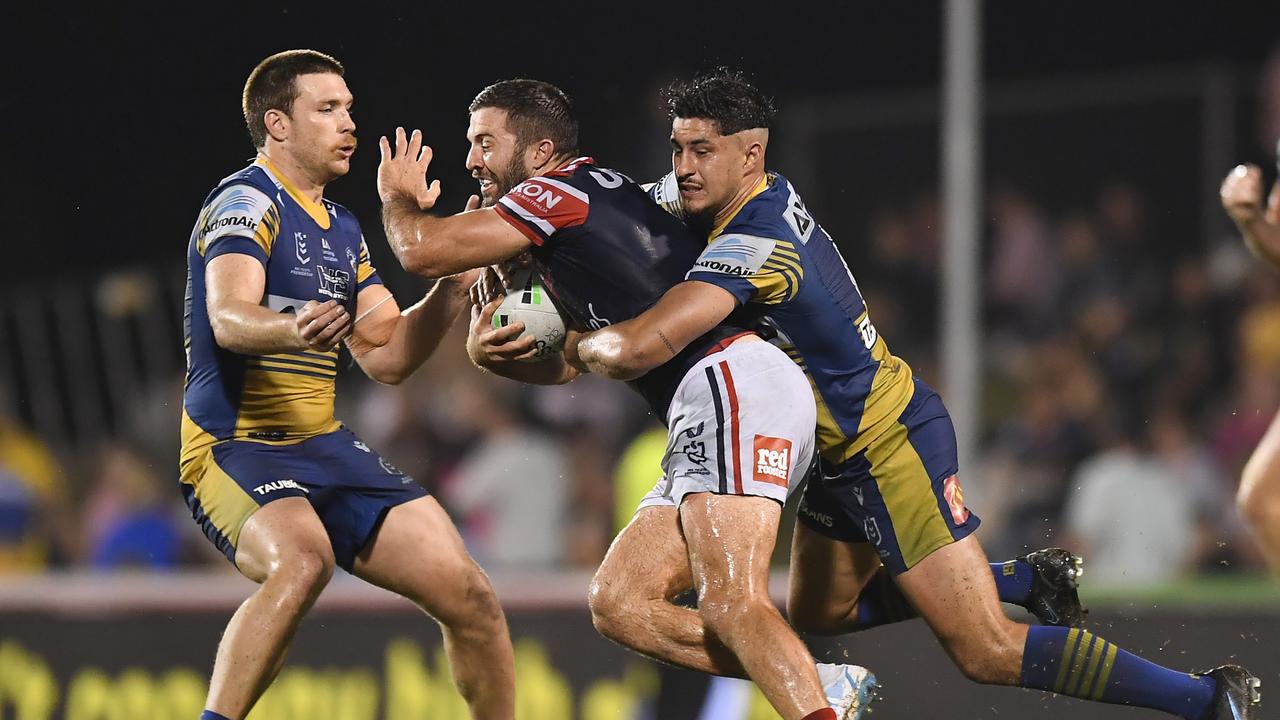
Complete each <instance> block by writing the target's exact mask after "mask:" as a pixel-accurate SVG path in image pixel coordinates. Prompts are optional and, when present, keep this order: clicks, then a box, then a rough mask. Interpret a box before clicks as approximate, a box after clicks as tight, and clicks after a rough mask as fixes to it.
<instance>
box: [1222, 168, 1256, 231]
mask: <svg viewBox="0 0 1280 720" xmlns="http://www.w3.org/2000/svg"><path fill="white" fill-rule="evenodd" d="M1219 193H1220V194H1221V196H1222V207H1223V209H1225V210H1226V211H1227V214H1228V215H1230V216H1231V219H1232V220H1234V221H1236V222H1237V223H1239V224H1241V225H1244V224H1247V223H1251V222H1254V221H1256V220H1258V219H1259V218H1261V217H1262V170H1260V169H1259V168H1258V166H1257V165H1237V166H1235V168H1234V169H1233V170H1232V171H1231V172H1230V173H1228V174H1227V177H1226V179H1225V180H1223V181H1222V189H1221V190H1220V191H1219Z"/></svg>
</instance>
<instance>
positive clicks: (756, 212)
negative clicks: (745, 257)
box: [725, 172, 816, 244]
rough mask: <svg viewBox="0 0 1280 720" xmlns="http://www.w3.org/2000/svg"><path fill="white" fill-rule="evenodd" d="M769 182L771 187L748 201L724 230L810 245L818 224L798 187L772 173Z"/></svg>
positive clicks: (768, 177)
mask: <svg viewBox="0 0 1280 720" xmlns="http://www.w3.org/2000/svg"><path fill="white" fill-rule="evenodd" d="M766 182H767V183H768V187H766V188H765V190H764V191H763V192H761V193H759V194H757V195H756V196H755V197H753V198H751V199H750V200H749V201H747V204H746V205H745V206H743V208H742V211H741V212H739V213H738V214H737V215H736V216H735V217H734V218H733V220H732V221H730V222H729V224H728V225H727V226H726V227H725V232H726V233H743V234H748V235H758V236H764V237H770V238H773V239H775V240H780V241H783V242H787V243H800V244H804V243H806V242H808V240H809V236H810V235H811V234H812V233H813V228H814V226H815V224H816V223H814V221H813V218H812V216H810V215H809V212H808V210H806V209H805V207H804V201H803V200H801V199H800V195H799V193H797V192H796V189H795V187H794V186H792V185H791V183H790V181H788V180H787V179H786V178H785V177H783V176H782V175H781V174H780V173H776V172H770V173H769V174H768V175H767V177H766Z"/></svg>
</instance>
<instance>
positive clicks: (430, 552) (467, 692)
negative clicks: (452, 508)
mask: <svg viewBox="0 0 1280 720" xmlns="http://www.w3.org/2000/svg"><path fill="white" fill-rule="evenodd" d="M353 572H354V574H355V575H357V576H358V577H360V578H363V579H364V580H367V581H368V582H371V583H373V584H374V585H377V586H379V587H382V588H386V589H387V590H390V591H392V592H394V593H397V594H399V595H403V596H404V597H406V598H409V599H410V600H412V601H413V602H414V603H416V604H417V605H418V607H420V608H422V609H423V610H424V611H425V612H426V613H427V614H429V615H431V617H433V618H435V619H436V621H437V622H439V623H440V627H441V630H442V631H443V634H444V647H445V652H446V653H447V654H448V656H449V665H450V667H451V668H452V670H453V680H454V683H455V684H456V685H457V686H458V691H459V692H460V693H462V696H463V697H464V698H465V699H466V701H467V704H468V705H469V706H470V708H471V715H472V717H474V718H484V719H485V720H511V718H514V717H515V667H514V665H515V663H514V660H513V658H512V651H511V636H510V634H509V633H508V631H507V621H506V618H505V617H504V616H503V614H502V607H501V606H500V605H499V604H498V597H497V595H495V594H494V592H493V587H492V586H491V585H490V584H489V578H488V577H486V576H485V574H484V571H483V570H481V569H480V567H479V566H478V565H476V563H475V561H474V560H472V559H471V556H470V555H468V554H467V551H466V548H465V547H463V544H462V538H461V537H459V536H458V531H457V530H456V529H455V528H454V526H453V523H452V522H451V521H450V520H449V517H448V516H447V515H446V514H445V512H444V510H443V509H442V508H441V507H440V504H439V503H437V502H436V500H435V498H431V497H424V498H419V499H417V500H414V501H412V502H408V503H405V504H403V505H397V506H396V507H394V508H392V509H391V510H390V511H389V512H388V513H387V516H386V518H384V519H383V521H382V525H381V526H380V527H379V528H378V531H377V534H375V535H374V537H373V539H372V540H371V541H370V542H369V543H368V544H367V545H366V546H365V548H364V550H363V551H362V552H361V553H360V555H359V556H358V557H357V558H356V562H355V567H354V569H353Z"/></svg>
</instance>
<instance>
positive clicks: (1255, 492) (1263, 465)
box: [1238, 414, 1280, 508]
mask: <svg viewBox="0 0 1280 720" xmlns="http://www.w3.org/2000/svg"><path fill="white" fill-rule="evenodd" d="M1238 497H1239V501H1240V503H1241V505H1243V506H1245V507H1246V508H1247V507H1248V506H1249V505H1251V504H1255V503H1280V414H1277V415H1276V417H1275V418H1274V419H1272V421H1271V425H1270V427H1268V428H1267V432H1266V433H1265V434H1264V435H1263V436H1262V440H1260V441H1259V442H1258V446H1257V447H1256V448H1254V450H1253V454H1251V455H1250V456H1249V462H1248V463H1246V464H1245V468H1244V473H1243V474H1242V475H1241V478H1240V490H1239V496H1238Z"/></svg>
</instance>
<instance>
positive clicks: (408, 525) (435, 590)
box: [352, 496, 493, 622]
mask: <svg viewBox="0 0 1280 720" xmlns="http://www.w3.org/2000/svg"><path fill="white" fill-rule="evenodd" d="M352 573H353V574H354V575H356V576H357V577H359V578H361V579H363V580H366V581H368V582H370V583H372V584H374V585H377V586H378V587H381V588H385V589H387V590H390V591H391V592H394V593H396V594H398V595H402V596H404V597H407V598H409V599H410V600H413V601H414V602H416V603H418V604H419V605H420V606H421V607H422V608H423V609H424V610H426V611H427V612H429V613H431V615H432V616H433V617H435V618H436V619H438V620H441V621H442V622H449V621H450V620H452V619H455V618H458V617H461V616H464V615H466V614H467V613H468V611H469V609H472V608H473V607H474V609H479V608H480V607H484V609H486V610H488V609H491V608H489V607H487V606H488V605H490V604H491V600H492V598H493V589H492V587H491V586H490V585H489V581H488V578H487V577H485V575H484V571H482V570H481V569H480V567H479V565H477V564H476V562H475V561H474V560H473V559H472V558H471V555H470V554H469V553H467V549H466V547H465V546H464V545H463V543H462V537H461V536H460V535H459V534H458V530H457V528H456V527H454V524H453V521H451V520H450V519H449V516H448V515H447V514H446V513H445V511H444V509H443V508H441V507H440V503H438V502H436V499H435V498H433V497H430V496H426V497H421V498H418V499H416V500H411V501H409V502H406V503H403V504H400V505H396V506H395V507H393V508H391V509H390V510H388V511H387V513H386V516H385V517H384V518H383V520H382V522H381V524H380V525H379V526H378V529H377V530H376V531H375V532H374V534H373V537H372V538H371V539H370V540H369V542H367V543H366V544H365V545H364V548H363V549H362V550H361V551H360V553H359V554H358V555H356V558H355V563H354V564H353V566H352Z"/></svg>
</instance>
